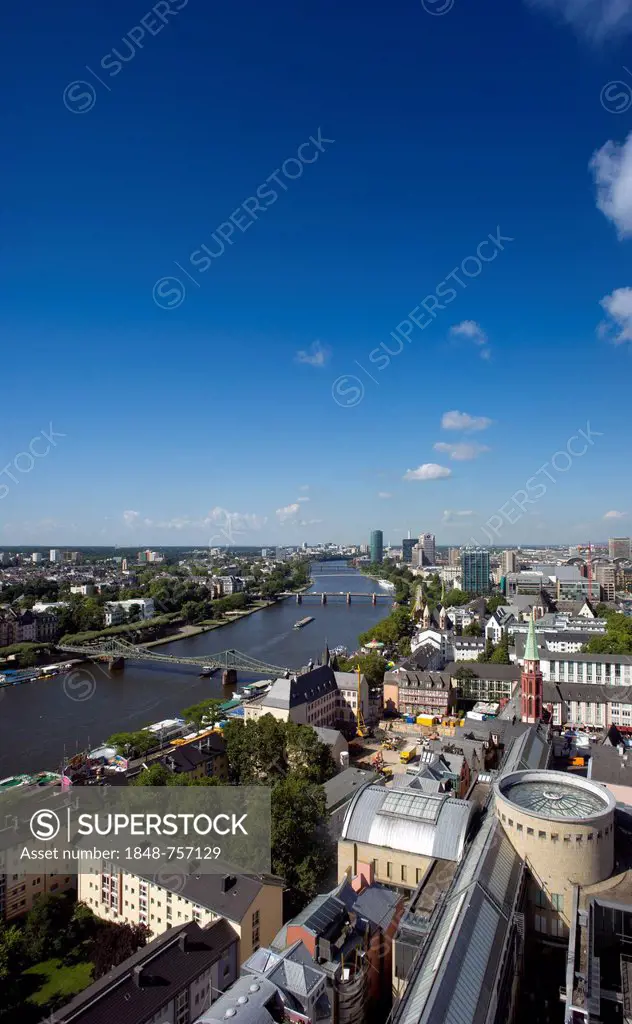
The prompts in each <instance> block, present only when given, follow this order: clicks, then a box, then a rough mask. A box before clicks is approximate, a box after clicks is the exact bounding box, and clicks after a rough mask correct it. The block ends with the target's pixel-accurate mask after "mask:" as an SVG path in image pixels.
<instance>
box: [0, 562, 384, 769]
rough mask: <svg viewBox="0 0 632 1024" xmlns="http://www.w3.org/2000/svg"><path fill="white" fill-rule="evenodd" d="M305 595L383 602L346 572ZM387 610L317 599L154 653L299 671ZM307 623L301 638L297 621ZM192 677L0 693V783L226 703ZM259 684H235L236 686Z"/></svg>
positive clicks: (282, 605) (83, 675) (157, 668)
mask: <svg viewBox="0 0 632 1024" xmlns="http://www.w3.org/2000/svg"><path fill="white" fill-rule="evenodd" d="M312 574H313V576H314V584H313V586H312V588H311V590H312V591H321V592H322V591H327V592H329V593H331V592H333V593H336V594H337V593H338V592H339V591H345V592H346V591H351V592H352V593H353V592H355V593H361V594H371V593H373V592H377V593H379V594H382V595H384V593H385V592H384V591H383V590H380V588H379V587H378V586H377V584H376V583H375V582H374V581H373V580H370V579H368V578H367V577H365V576H362V575H361V574H360V573H359V572H358V571H357V570H355V569H347V568H346V567H344V563H334V562H324V563H316V564H315V565H314V566H313V567H312ZM390 608H391V603H390V601H387V600H385V599H384V597H383V596H382V597H381V598H380V600H379V601H378V604H377V605H376V606H373V605H372V604H371V602H370V600H369V599H368V598H366V597H365V598H361V599H359V600H357V601H355V602H353V601H352V603H351V605H347V604H346V603H345V602H344V600H343V598H341V597H336V598H335V599H330V600H329V602H328V603H327V605H324V606H323V605H321V604H320V603H318V601H317V600H316V599H311V600H305V601H304V603H303V604H302V605H301V606H298V605H297V604H296V602H295V600H294V599H293V598H288V599H287V600H285V601H281V602H279V603H278V604H276V605H274V606H272V607H271V608H265V609H263V610H262V611H259V612H255V613H254V614H253V615H249V616H247V617H246V618H243V619H241V620H240V621H238V622H234V623H232V624H230V625H227V626H222V627H221V628H219V629H215V630H212V631H211V632H209V633H201V634H199V635H198V636H194V637H190V638H187V639H185V640H178V641H176V642H174V643H170V644H163V645H161V646H159V647H156V648H154V650H155V651H156V653H160V654H174V655H175V654H178V655H180V656H184V657H200V656H202V655H205V654H213V653H218V652H220V651H224V650H230V649H235V650H238V651H241V652H243V653H244V654H248V655H250V656H251V657H253V658H257V659H258V660H260V661H262V662H266V663H268V664H271V665H278V666H286V665H287V666H288V667H291V668H298V667H299V666H301V665H305V664H307V662H308V660H309V659H310V658H313V659H314V661H317V660H318V658H319V657H320V656H321V655H322V651H323V650H324V647H325V641H327V642H328V643H329V646H330V647H336V646H337V645H339V644H342V645H344V646H345V647H348V648H349V650H350V651H352V650H354V649H355V648H356V646H357V641H358V634H359V633H361V632H363V631H364V630H366V629H369V627H370V626H372V625H374V624H375V623H376V622H378V621H379V620H380V619H382V618H384V616H386V615H388V613H389V611H390ZM306 615H313V616H314V621H313V622H311V623H310V624H309V625H308V626H305V627H304V628H303V629H293V628H292V627H293V625H294V623H295V622H296V621H297V619H300V618H303V617H304V616H306ZM198 672H199V669H198V668H192V667H190V666H185V665H174V666H173V668H172V667H171V666H168V665H160V664H156V665H152V664H150V663H148V662H126V664H125V668H124V669H123V670H122V671H120V672H114V673H110V671H109V670H108V669H107V667H105V666H102V665H101V664H98V663H97V664H87V665H86V666H82V667H80V668H79V669H77V670H76V671H74V672H73V673H71V674H70V675H69V676H66V677H64V676H56V677H54V678H53V679H49V680H41V681H39V682H36V683H31V684H24V685H22V686H14V687H7V688H4V689H0V779H2V778H4V777H5V776H7V775H14V774H17V773H20V772H31V771H33V772H35V771H40V770H42V769H45V768H46V769H53V770H54V769H55V768H56V767H57V766H58V765H59V764H60V763H61V760H62V758H63V757H64V755H66V756H70V755H72V754H74V753H76V752H77V751H78V750H84V749H86V747H88V748H90V747H96V746H98V745H99V744H100V743H102V742H103V741H104V740H105V739H107V738H108V736H111V735H112V733H114V732H120V731H127V730H131V729H140V728H142V727H143V726H145V725H149V724H151V723H152V722H157V721H161V720H162V719H165V718H173V717H175V716H177V715H178V714H179V712H180V711H181V710H182V708H185V707H187V706H189V705H191V704H195V703H197V702H198V701H201V700H205V699H208V698H211V697H222V696H223V697H224V698H225V699H228V697H230V695H231V689H230V688H228V687H224V686H222V682H221V676H220V675H219V674H218V675H217V676H216V677H213V678H211V679H200V678H199V675H198ZM257 678H261V676H260V675H259V676H247V675H242V674H241V673H240V674H239V682H240V683H243V682H247V681H250V680H252V679H257Z"/></svg>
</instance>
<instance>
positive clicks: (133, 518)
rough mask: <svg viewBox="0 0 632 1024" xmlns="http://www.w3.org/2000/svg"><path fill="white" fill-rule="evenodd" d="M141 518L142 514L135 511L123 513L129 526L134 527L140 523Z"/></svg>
mask: <svg viewBox="0 0 632 1024" xmlns="http://www.w3.org/2000/svg"><path fill="white" fill-rule="evenodd" d="M139 517H140V512H134V510H133V509H127V511H126V512H124V513H123V519H124V521H125V523H126V524H127V526H134V524H135V523H137V522H138V519H139Z"/></svg>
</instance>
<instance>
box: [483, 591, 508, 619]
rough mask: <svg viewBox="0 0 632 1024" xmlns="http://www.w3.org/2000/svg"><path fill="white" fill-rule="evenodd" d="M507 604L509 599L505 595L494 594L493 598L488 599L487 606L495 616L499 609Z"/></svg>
mask: <svg viewBox="0 0 632 1024" xmlns="http://www.w3.org/2000/svg"><path fill="white" fill-rule="evenodd" d="M503 604H507V598H506V597H505V596H504V595H503V594H494V595H493V596H492V597H488V598H487V600H486V602H485V605H486V607H487V611H488V612H489V614H490V615H493V614H494V612H495V611H496V609H497V608H500V607H501V605H503Z"/></svg>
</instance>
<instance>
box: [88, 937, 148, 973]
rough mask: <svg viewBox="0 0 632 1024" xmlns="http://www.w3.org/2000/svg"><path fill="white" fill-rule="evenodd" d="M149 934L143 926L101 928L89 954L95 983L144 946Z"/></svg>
mask: <svg viewBox="0 0 632 1024" xmlns="http://www.w3.org/2000/svg"><path fill="white" fill-rule="evenodd" d="M149 934H150V933H149V928H148V927H147V925H144V924H113V923H108V924H106V925H105V926H104V927H102V928H101V929H100V930H99V933H98V935H97V937H96V939H95V941H94V943H93V945H92V949H91V953H90V959H91V960H92V962H93V963H94V978H95V981H96V980H97V979H98V978H102V977H103V975H104V974H107V972H108V971H109V970H111V969H112V967H117V966H118V965H119V964H122V963H123V961H124V960H127V958H128V957H130V956H133V955H134V953H136V952H137V950H139V949H141V948H142V947H143V946H145V945H146V944H147V940H148V938H149Z"/></svg>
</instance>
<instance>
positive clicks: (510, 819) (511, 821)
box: [507, 818, 513, 828]
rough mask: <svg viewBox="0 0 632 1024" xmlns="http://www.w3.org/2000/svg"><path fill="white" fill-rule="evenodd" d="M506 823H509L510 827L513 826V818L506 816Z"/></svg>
mask: <svg viewBox="0 0 632 1024" xmlns="http://www.w3.org/2000/svg"><path fill="white" fill-rule="evenodd" d="M507 824H508V825H511V827H512V828H513V819H512V818H507Z"/></svg>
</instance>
